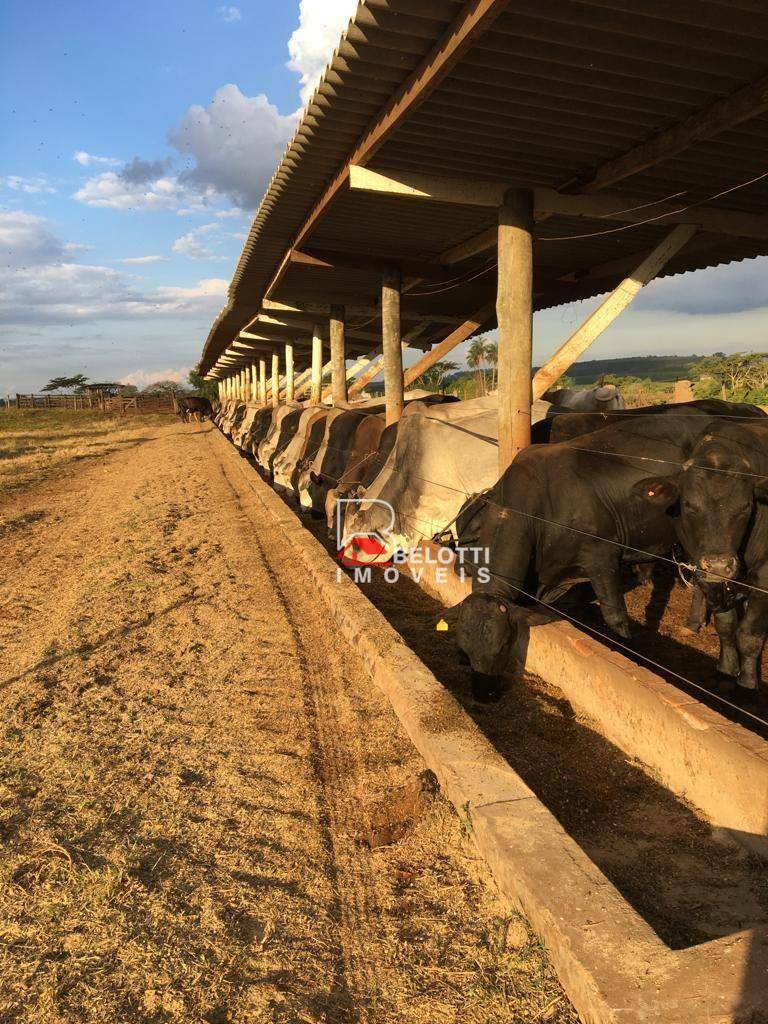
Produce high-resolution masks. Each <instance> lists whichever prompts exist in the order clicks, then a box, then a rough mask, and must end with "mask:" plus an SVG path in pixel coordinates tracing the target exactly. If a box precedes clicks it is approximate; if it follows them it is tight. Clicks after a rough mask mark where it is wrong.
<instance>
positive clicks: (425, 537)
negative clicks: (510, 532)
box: [299, 409, 768, 728]
mask: <svg viewBox="0 0 768 1024" xmlns="http://www.w3.org/2000/svg"><path fill="white" fill-rule="evenodd" d="M329 411H330V410H329ZM344 411H345V412H351V413H354V414H355V415H358V416H360V417H365V416H370V415H377V413H376V412H373V411H371V410H363V409H360V410H356V409H349V410H344ZM628 412H630V411H628ZM559 415H568V414H567V413H561V414H559ZM601 415H610V414H601ZM640 415H656V416H658V414H650V413H648V414H640ZM669 415H672V416H675V415H687V416H694V415H695V416H696V417H697V418H699V419H702V420H704V421H706V422H709V421H710V420H711V419H724V420H732V419H733V420H745V421H746V422H748V423H760V422H761V419H762V418H759V417H756V418H745V417H743V416H742V417H739V416H733V415H729V414H713V415H712V416H710V415H709V414H704V415H702V414H701V413H696V414H694V413H688V414H676V413H671V414H669ZM626 418H631V417H629V416H628V417H626ZM431 422H433V423H439V424H442V425H444V426H449V427H451V426H455V425H454V424H451V423H449V422H447V421H445V420H440V419H432V420H431ZM703 425H704V424H702V426H703ZM764 425H765V427H766V436H767V437H768V420H766V421H765V424H764ZM475 437H476V439H477V440H479V441H482V442H486V443H493V439H489V438H486V437H483V436H482V435H478V434H476V435H475ZM497 443H498V442H496V444H497ZM568 447H569V448H571V449H572V450H575V451H579V452H585V453H587V454H590V455H597V456H601V455H602V456H606V457H609V458H621V459H626V460H627V461H629V462H633V461H634V462H637V461H639V462H652V463H660V464H667V465H672V466H676V467H679V468H681V469H684V468H688V466H689V465H690V463H689V464H688V465H687V464H686V463H685V462H679V461H675V460H669V459H656V458H653V457H651V456H639V455H634V454H631V453H630V454H627V453H622V452H613V451H607V450H602V449H600V448H583V447H580V446H575V445H571V444H568ZM323 448H324V449H325V451H333V452H336V453H338V454H340V455H341V456H348V455H349V449H348V448H341V447H338V446H336V445H332V444H331V443H330V442H329V441H327V440H325V439H322V440H320V441H317V442H316V443H313V447H311V448H310V449H309V450H307V451H305V452H304V454H303V456H302V457H301V458H300V460H299V461H300V462H301V463H302V466H303V468H304V469H306V468H307V467H309V466H310V465H311V464H312V462H314V460H315V459H316V457H317V455H318V453H319V452H320V450H321V449H323ZM393 455H394V450H393V451H390V452H389V453H387V456H386V457H385V458H382V457H381V456H380V453H379V451H378V450H371V451H368V452H366V453H364V454H363V455H361V456H360V458H359V460H358V462H357V463H356V464H354V465H353V466H351V467H350V466H345V474H347V473H350V472H351V471H352V470H354V469H355V468H357V467H358V466H361V465H362V464H363V463H365V462H366V460H370V462H368V467H367V468H369V469H370V468H371V464H373V467H374V468H377V469H378V472H379V473H380V472H381V471H382V470H383V469H384V468H385V466H388V468H389V469H390V471H391V472H393V473H395V474H397V475H399V476H401V477H404V478H406V479H407V480H410V481H416V480H418V481H419V482H421V483H426V484H428V485H429V486H431V487H435V488H440V489H443V490H447V491H449V492H452V493H454V494H456V495H458V496H459V497H461V498H462V505H461V508H460V509H459V512H458V514H457V516H455V517H454V519H453V520H452V521H451V522H450V523H448V524H435V523H427V522H426V521H425V520H421V519H419V518H418V517H416V516H413V515H410V514H408V513H405V512H403V511H402V510H401V509H395V514H396V515H397V516H399V517H400V518H401V519H405V520H408V521H410V522H411V523H413V524H421V525H423V526H426V527H427V529H426V530H424V529H421V528H420V526H419V525H415V526H414V527H413V528H412V532H413V533H415V534H416V535H417V539H418V542H421V541H428V542H430V543H432V542H434V541H435V538H436V537H437V536H439V535H440V534H444V533H445V532H446V530H447V529H448V528H449V527H451V526H453V525H454V523H455V521H456V519H457V518H458V515H460V514H461V511H462V510H463V509H465V508H466V507H467V504H468V503H469V502H470V501H474V502H478V503H482V504H485V505H488V506H494V507H496V508H498V509H499V510H500V511H503V512H504V513H514V514H516V515H518V516H520V517H522V518H525V519H526V520H528V521H535V522H539V523H541V524H543V525H546V526H549V527H553V528H555V529H561V530H566V531H569V532H571V533H574V534H577V535H579V536H582V537H584V538H586V539H588V540H590V541H593V542H598V543H604V544H607V545H610V546H612V547H615V548H618V549H620V550H624V551H630V552H633V553H635V554H638V555H641V556H643V558H645V559H649V560H651V561H659V562H665V563H667V564H669V565H672V566H674V567H675V568H676V569H677V571H678V572H680V573H681V575H682V570H684V569H685V570H688V571H690V572H691V573H692V575H694V576H695V574H696V573H697V572H698V571H699V570H698V567H697V566H695V565H693V564H691V563H689V562H684V561H682V560H681V559H678V558H675V557H674V551H673V552H671V556H670V555H668V554H664V553H662V552H658V551H649V550H647V549H644V548H641V547H637V546H636V545H632V544H630V543H628V542H627V541H626V540H619V539H615V538H610V537H604V536H602V535H600V534H595V533H590V532H589V531H586V530H582V529H579V528H578V527H575V526H573V525H572V524H569V523H563V522H558V521H557V520H553V519H550V518H548V517H546V516H541V515H537V514H536V513H535V512H531V511H529V510H526V509H520V508H515V507H514V506H511V505H509V504H507V503H505V504H501V503H500V502H496V501H494V500H493V499H492V498H491V497H490V496H489V494H488V493H487V492H479V493H477V492H474V493H473V492H470V491H467V490H465V489H463V488H459V487H455V486H453V485H451V484H448V483H446V482H445V481H439V480H433V479H430V478H429V477H425V476H423V475H420V474H418V473H415V472H414V471H413V470H408V471H407V472H404V471H403V470H401V469H399V468H398V467H397V466H395V465H394V464H393V463H394V459H393ZM320 468H322V467H320ZM696 468H698V469H702V470H705V471H711V472H715V473H720V474H725V475H732V476H735V477H750V478H757V479H764V476H763V475H762V474H759V473H747V472H743V471H739V470H726V469H722V468H718V467H712V466H707V465H703V464H701V465H700V464H697V465H696ZM340 479H341V478H339V479H337V480H336V481H335V485H336V486H338V483H339V481H340ZM328 482H329V483H331V484H332V483H333V482H332V481H330V480H329V481H328ZM488 574H489V576H491V577H493V578H494V579H496V580H497V581H499V582H501V583H503V584H504V585H505V586H508V587H510V586H511V587H512V588H513V589H514V590H515V591H516V592H517V593H518V594H520V595H522V596H524V597H525V598H527V599H529V600H531V601H534V602H536V603H537V604H539V605H541V606H542V607H544V608H547V609H549V610H550V611H552V613H553V614H554V615H556V616H559V617H562V618H565V619H567V620H568V621H570V622H572V623H573V624H574V625H576V626H578V627H579V628H580V629H584V630H586V631H588V632H589V633H591V634H593V635H595V636H597V637H599V638H600V639H601V640H603V641H605V642H607V643H609V644H611V645H613V646H616V647H618V648H620V649H621V650H622V651H625V652H626V653H628V654H629V655H631V656H632V657H633V658H638V659H640V660H641V661H643V662H644V663H646V664H648V665H650V666H652V667H653V668H655V669H657V670H660V671H662V672H664V673H665V674H667V675H671V676H673V677H674V678H676V679H677V680H679V681H680V682H682V683H684V684H685V685H686V686H688V687H691V688H692V689H693V690H695V691H697V692H700V693H703V694H706V695H707V697H708V698H709V699H713V700H715V701H717V702H719V703H720V704H721V705H722V706H727V707H728V708H729V709H730V710H731V711H735V712H737V713H738V714H739V715H742V716H744V717H746V718H749V719H750V720H752V721H754V722H756V723H759V724H760V725H761V726H762V727H765V728H768V721H767V720H765V719H764V718H761V717H760V716H759V715H757V714H754V713H753V712H750V711H748V710H747V709H745V708H743V707H741V706H739V705H738V704H735V703H734V702H732V701H729V700H728V699H727V698H725V697H723V696H722V695H720V694H718V693H716V692H714V691H713V690H710V689H708V688H707V687H704V686H702V685H701V684H699V683H697V682H695V681H694V680H693V679H690V678H689V677H688V676H685V675H683V674H681V673H680V672H677V671H676V670H675V669H672V668H670V667H668V666H665V665H663V664H661V663H660V662H658V661H656V660H655V659H654V658H651V657H649V656H648V655H646V654H644V653H643V652H642V651H639V650H637V649H636V648H634V647H630V646H629V645H627V644H624V643H622V642H621V641H620V640H619V639H618V638H617V637H615V636H613V635H609V634H607V633H605V632H603V631H601V630H599V629H597V628H596V627H595V626H593V625H591V624H590V623H588V622H585V621H584V620H583V619H579V618H578V617H576V616H574V615H572V614H570V613H569V612H567V611H565V610H564V609H562V608H561V607H556V606H555V605H552V604H550V603H549V602H547V601H546V600H544V599H542V598H540V597H538V596H537V595H536V594H534V593H531V592H529V591H527V590H526V589H525V588H524V587H521V586H520V581H518V580H512V579H511V578H509V577H505V576H503V575H501V574H499V573H497V572H495V571H493V570H492V569H490V568H488ZM707 575H708V576H709V577H713V576H714V577H715V578H717V579H720V580H721V581H722V582H723V583H724V584H728V585H732V586H736V587H738V588H739V589H744V590H748V591H753V592H756V593H759V594H762V595H766V596H768V590H766V589H764V588H762V587H759V586H757V585H755V584H750V583H748V582H747V581H745V580H733V579H732V578H731V577H727V576H724V575H721V574H718V573H716V572H710V571H708V572H707ZM600 603H601V604H603V605H605V602H600ZM621 610H622V611H624V610H625V609H623V608H622V609H621Z"/></svg>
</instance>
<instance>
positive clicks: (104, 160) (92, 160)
mask: <svg viewBox="0 0 768 1024" xmlns="http://www.w3.org/2000/svg"><path fill="white" fill-rule="evenodd" d="M72 159H73V160H74V161H75V163H76V164H80V166H81V167H94V166H96V165H97V164H100V165H101V166H102V167H118V166H119V165H120V163H121V161H120V160H118V159H117V157H114V156H94V155H93V153H86V152H85V150H84V149H80V150H78V151H77V153H75V155H74V156H73V157H72Z"/></svg>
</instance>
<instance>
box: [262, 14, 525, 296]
mask: <svg viewBox="0 0 768 1024" xmlns="http://www.w3.org/2000/svg"><path fill="white" fill-rule="evenodd" d="M508 2H509V0H468V2H466V3H463V4H462V5H461V8H460V10H459V13H458V14H457V15H456V17H455V18H454V20H453V21H452V22H451V24H450V25H449V26H448V28H447V29H446V31H445V32H444V33H443V35H442V36H441V37H440V39H439V40H438V41H437V43H436V44H435V45H434V46H433V47H432V49H431V50H430V51H429V53H428V54H427V55H426V57H425V58H424V59H423V60H422V61H421V63H420V64H419V65H418V66H417V67H416V68H415V70H414V71H413V72H412V73H411V74H410V76H409V77H408V78H407V79H406V81H405V82H404V83H403V84H402V85H401V86H400V88H399V89H397V90H396V91H395V93H394V94H393V95H392V97H391V99H390V100H389V101H388V102H387V103H385V104H384V106H383V107H382V109H381V110H380V111H379V114H378V116H377V117H376V119H375V120H374V122H373V123H372V124H371V126H370V127H369V129H368V131H367V132H366V133H365V134H364V136H363V138H362V139H361V140H360V142H359V144H358V145H357V146H356V147H355V150H354V152H353V153H352V154H351V156H350V158H349V160H348V162H347V163H346V164H345V165H344V167H342V168H341V170H340V171H339V173H338V174H337V175H336V177H335V178H334V179H333V181H332V182H331V184H330V185H329V186H328V188H327V189H326V190H325V192H324V193H323V195H322V196H321V197H320V199H319V200H318V202H317V203H316V204H315V206H314V208H313V209H312V210H311V212H310V213H309V215H308V216H307V218H306V220H305V221H304V224H303V225H302V227H301V228H300V230H299V232H298V234H297V235H296V238H295V240H294V242H293V245H292V247H291V248H292V249H298V248H300V247H301V245H302V243H303V242H304V241H305V240H306V238H307V237H308V235H309V233H310V232H311V230H312V228H313V227H314V226H315V225H316V224H317V223H318V221H319V220H320V218H321V217H322V216H323V214H324V213H325V211H326V210H327V209H328V207H329V206H330V205H331V203H332V202H333V201H334V199H336V197H337V196H338V195H339V193H340V192H341V191H342V190H343V186H344V185H345V184H346V181H347V174H348V168H349V165H350V164H360V165H362V164H366V163H368V161H369V160H371V159H372V158H373V157H374V156H375V154H376V153H377V152H378V150H379V149H380V148H381V146H383V145H384V143H385V142H386V141H387V139H388V138H389V137H390V136H391V135H392V134H393V133H394V132H395V131H396V130H397V128H398V127H399V126H400V125H401V124H402V123H403V121H404V120H405V119H406V118H407V117H408V115H409V114H410V113H411V112H412V111H413V110H415V109H416V107H417V106H419V104H421V103H423V102H424V100H425V99H426V98H427V97H428V96H429V95H430V94H431V93H432V92H433V91H434V90H435V89H436V88H437V87H438V86H439V85H440V83H441V82H442V81H443V79H444V78H445V77H446V75H448V74H449V73H450V72H451V71H452V70H453V68H454V67H455V66H456V65H457V64H458V63H459V61H460V60H461V59H462V57H463V56H464V55H465V53H466V52H467V51H468V50H469V49H470V48H471V47H472V46H473V45H474V44H475V43H476V42H477V40H478V39H479V38H480V37H481V36H482V34H483V33H484V32H485V31H486V30H487V29H489V28H490V27H491V25H492V24H493V23H494V21H495V20H496V18H498V16H499V15H500V14H501V13H502V12H503V11H504V9H505V8H506V6H507V4H508ZM289 256H290V253H287V254H286V256H285V258H284V259H283V260H282V262H281V263H280V266H279V267H278V268H277V270H276V272H275V274H274V275H273V277H272V280H271V281H270V282H269V284H268V285H267V288H266V290H265V293H264V294H265V295H267V296H269V295H270V294H271V293H272V291H273V289H274V288H276V287H277V285H278V284H279V283H280V281H281V280H282V278H283V275H284V273H285V271H286V269H287V267H288V265H289Z"/></svg>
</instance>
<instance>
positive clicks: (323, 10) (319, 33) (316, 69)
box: [288, 0, 357, 106]
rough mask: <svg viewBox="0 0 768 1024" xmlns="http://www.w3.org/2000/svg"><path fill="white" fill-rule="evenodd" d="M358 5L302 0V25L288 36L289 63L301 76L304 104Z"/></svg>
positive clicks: (353, 0) (350, 1) (332, 0)
mask: <svg viewBox="0 0 768 1024" xmlns="http://www.w3.org/2000/svg"><path fill="white" fill-rule="evenodd" d="M356 8H357V0H301V3H300V4H299V27H298V28H297V29H296V30H295V31H294V33H293V35H292V36H291V38H290V39H289V40H288V52H289V54H290V55H291V59H290V60H289V61H288V67H289V68H290V70H291V71H296V72H297V73H298V74H299V75H300V76H301V102H302V104H304V105H305V106H306V104H307V103H308V102H309V100H310V99H311V97H312V93H313V92H314V91H315V87H316V86H317V83H318V81H319V80H320V76H321V75H322V73H323V71H324V70H325V67H326V65H327V64H328V62H329V61H330V59H331V56H332V55H333V51H334V50H335V49H336V47H337V46H338V44H339V40H340V38H341V34H342V32H344V30H345V29H346V27H347V23H348V22H349V20H350V18H351V17H352V16H353V15H354V13H355V10H356Z"/></svg>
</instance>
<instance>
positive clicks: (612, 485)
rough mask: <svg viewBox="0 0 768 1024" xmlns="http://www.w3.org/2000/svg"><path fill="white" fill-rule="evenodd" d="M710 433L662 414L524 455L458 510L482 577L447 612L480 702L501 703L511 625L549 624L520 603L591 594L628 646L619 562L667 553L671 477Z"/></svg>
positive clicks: (698, 415)
mask: <svg viewBox="0 0 768 1024" xmlns="http://www.w3.org/2000/svg"><path fill="white" fill-rule="evenodd" d="M717 422H719V421H718V420H713V418H712V417H711V416H709V415H707V414H706V413H705V412H704V411H702V410H699V409H689V410H688V412H687V414H686V415H679V407H674V406H673V407H669V413H668V414H667V415H653V416H633V417H627V418H620V419H619V420H618V421H617V422H615V423H613V424H611V425H610V426H608V427H603V429H602V430H598V431H596V432H594V433H591V434H587V435H584V436H581V437H578V438H575V439H573V440H571V441H568V442H561V443H557V444H551V445H534V446H531V447H530V448H527V449H525V450H524V451H522V452H520V454H519V455H518V456H517V458H516V459H515V461H514V462H513V463H512V465H511V466H510V467H509V468H508V469H507V470H506V472H505V473H504V474H503V476H502V477H501V479H500V480H499V481H498V482H497V483H496V484H495V486H494V487H493V488H491V489H490V491H489V492H487V494H486V495H484V496H482V497H481V498H480V499H477V500H476V502H475V507H474V509H472V510H468V509H465V510H464V527H465V529H464V532H462V533H461V535H460V536H459V543H460V544H462V545H464V544H465V542H466V540H467V538H469V539H470V541H476V542H477V544H478V546H479V548H480V549H481V550H482V551H483V552H487V557H488V564H487V569H488V570H489V571H488V572H487V573H486V574H480V573H479V572H477V573H476V574H475V576H474V578H473V592H472V594H471V595H470V596H469V597H468V598H466V599H465V601H463V602H462V603H461V604H460V605H458V606H456V608H455V609H453V610H452V612H451V613H450V615H451V618H452V619H453V620H454V621H455V622H456V636H457V641H458V643H459V647H460V648H461V650H463V651H464V653H465V655H466V656H467V657H468V658H469V661H470V664H471V666H472V669H473V689H474V691H475V693H476V695H478V696H479V697H480V698H481V699H482V698H483V697H485V698H486V699H487V698H488V697H489V695H490V696H497V695H498V681H497V680H498V674H499V673H500V672H501V671H502V669H503V666H504V665H505V664H506V660H507V658H508V656H509V652H510V651H511V650H512V647H513V645H514V642H515V639H516V636H517V631H518V629H519V626H520V625H521V623H522V622H523V621H525V619H526V616H528V615H529V614H531V615H534V616H535V621H540V620H541V616H542V614H544V615H546V614H547V612H544V613H542V612H541V610H540V609H536V610H535V611H533V612H529V610H528V609H526V608H525V607H523V606H521V605H520V604H519V603H518V601H519V599H520V598H522V599H523V601H525V598H526V596H528V597H532V598H533V599H534V600H535V601H540V602H546V603H547V604H550V603H551V602H552V601H554V600H556V599H557V598H558V597H560V596H562V594H563V593H564V592H565V591H566V590H568V589H569V588H570V587H571V586H572V585H573V584H575V583H579V582H588V583H591V585H592V589H593V590H594V592H595V595H596V597H597V599H598V602H599V604H600V611H601V614H602V616H603V619H604V621H605V623H606V624H607V625H608V627H609V628H610V629H611V630H612V631H613V632H614V633H616V634H617V635H618V636H620V637H622V638H625V639H626V638H628V637H629V635H630V630H629V619H628V616H627V611H626V605H625V603H624V596H623V591H622V586H621V572H620V570H621V566H622V563H625V564H626V563H631V562H635V561H638V560H643V559H647V558H650V559H654V558H655V557H657V556H659V555H661V556H666V555H668V554H669V552H670V551H671V550H672V548H673V546H674V544H675V542H676V541H677V539H678V535H677V529H676V526H675V520H674V507H675V505H676V503H677V491H678V488H677V484H676V476H677V474H678V473H679V471H680V467H681V465H682V464H683V463H684V461H685V460H686V459H687V458H688V457H689V454H690V452H691V451H692V450H693V449H694V448H695V446H696V444H698V442H699V441H700V439H701V438H702V437H704V436H705V435H706V434H707V432H708V431H709V430H710V428H711V426H712V424H713V423H717ZM649 467H652V468H654V472H653V475H650V474H649ZM564 481H565V482H566V485H565V486H564V485H563V482H564ZM670 513H672V514H670Z"/></svg>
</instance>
